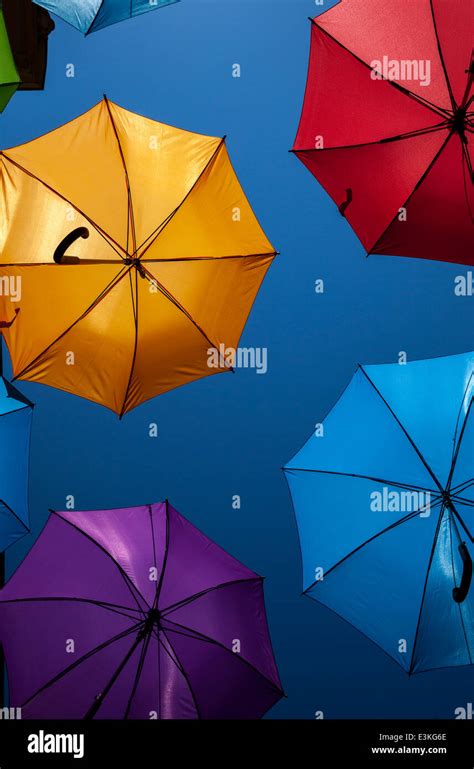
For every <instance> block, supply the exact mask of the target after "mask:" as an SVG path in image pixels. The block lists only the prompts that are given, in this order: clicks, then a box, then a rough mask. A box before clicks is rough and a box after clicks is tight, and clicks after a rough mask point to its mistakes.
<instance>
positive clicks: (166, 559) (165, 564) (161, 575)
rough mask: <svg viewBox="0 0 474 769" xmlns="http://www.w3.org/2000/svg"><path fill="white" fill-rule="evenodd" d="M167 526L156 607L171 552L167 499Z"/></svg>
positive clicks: (154, 603) (167, 504) (154, 604)
mask: <svg viewBox="0 0 474 769" xmlns="http://www.w3.org/2000/svg"><path fill="white" fill-rule="evenodd" d="M165 526H166V531H165V552H164V554H163V563H162V566H161V573H160V579H159V580H158V584H157V586H156V594H155V600H154V601H153V606H154V607H157V606H158V601H159V598H160V594H161V588H162V587H163V580H164V577H165V571H166V566H167V563H168V553H169V549H170V511H169V502H168V500H167V499H166V500H165Z"/></svg>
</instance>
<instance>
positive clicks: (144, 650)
mask: <svg viewBox="0 0 474 769" xmlns="http://www.w3.org/2000/svg"><path fill="white" fill-rule="evenodd" d="M150 640H151V634H150V633H148V635H147V636H146V637H145V638H144V640H143V646H142V649H141V651H140V659H139V660H138V666H137V672H136V674H135V680H134V682H133V686H132V691H131V694H130V697H129V699H128V702H127V707H126V709H125V714H124V720H125V721H126V720H127V719H128V716H129V713H130V708H131V707H132V702H133V698H134V697H135V694H136V693H137V689H138V684H139V683H140V678H141V675H142V672H143V666H144V664H145V657H146V653H147V651H148V647H149V645H150Z"/></svg>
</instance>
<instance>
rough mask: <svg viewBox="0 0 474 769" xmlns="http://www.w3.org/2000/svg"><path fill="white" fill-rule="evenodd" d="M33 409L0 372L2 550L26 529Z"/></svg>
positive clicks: (0, 541)
mask: <svg viewBox="0 0 474 769" xmlns="http://www.w3.org/2000/svg"><path fill="white" fill-rule="evenodd" d="M32 412H33V406H32V404H31V403H30V401H29V400H27V399H26V398H25V397H24V396H23V395H22V394H21V393H20V392H19V391H18V390H17V389H16V388H15V387H13V386H12V385H11V384H10V382H8V381H7V380H6V379H5V378H4V377H3V376H0V552H1V553H3V552H4V551H5V550H6V549H7V548H8V547H9V546H10V545H12V544H13V543H14V542H16V541H17V539H19V538H20V537H22V536H24V534H26V533H27V532H28V531H29V529H28V462H29V445H30V430H31V417H32ZM1 578H2V575H1V574H0V580H1Z"/></svg>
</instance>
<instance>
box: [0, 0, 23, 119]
mask: <svg viewBox="0 0 474 769" xmlns="http://www.w3.org/2000/svg"><path fill="white" fill-rule="evenodd" d="M0 6H1V2H0ZM20 82H21V81H20V76H19V74H18V70H17V68H16V65H15V60H14V58H13V54H12V50H11V48H10V41H9V40H8V33H7V28H6V25H5V19H4V18H3V11H2V9H1V7H0V112H3V110H4V109H5V107H6V106H7V104H8V102H9V101H10V99H11V97H12V96H13V94H14V93H15V91H16V89H17V88H18V86H19V85H20Z"/></svg>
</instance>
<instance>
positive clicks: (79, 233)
mask: <svg viewBox="0 0 474 769" xmlns="http://www.w3.org/2000/svg"><path fill="white" fill-rule="evenodd" d="M88 237H89V230H88V229H87V227H77V228H76V229H75V230H73V231H72V232H70V233H69V235H66V237H65V238H63V239H62V241H61V243H60V244H59V246H58V247H57V248H56V251H55V252H54V257H53V258H54V261H55V262H56V264H61V263H62V261H63V259H64V257H65V255H66V251H67V250H68V248H69V246H72V244H73V243H74V241H76V240H78V239H79V238H84V239H85V238H88Z"/></svg>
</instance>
